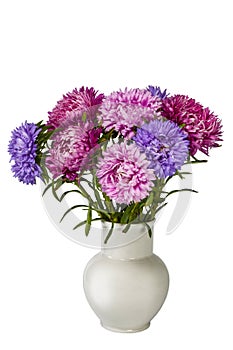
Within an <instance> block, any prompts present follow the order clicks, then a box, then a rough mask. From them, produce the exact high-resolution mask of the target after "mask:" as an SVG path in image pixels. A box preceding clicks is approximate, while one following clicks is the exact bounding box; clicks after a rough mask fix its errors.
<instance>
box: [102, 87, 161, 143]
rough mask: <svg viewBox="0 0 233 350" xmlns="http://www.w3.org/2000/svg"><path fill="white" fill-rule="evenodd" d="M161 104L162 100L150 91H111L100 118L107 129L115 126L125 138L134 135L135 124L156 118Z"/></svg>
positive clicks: (103, 104)
mask: <svg viewBox="0 0 233 350" xmlns="http://www.w3.org/2000/svg"><path fill="white" fill-rule="evenodd" d="M160 106H161V100H160V99H159V98H158V97H157V96H155V97H154V96H152V94H151V93H150V91H147V90H141V89H131V90H127V88H126V89H125V90H124V91H121V90H120V91H118V92H113V93H111V94H110V95H109V96H108V97H106V98H105V100H104V101H103V103H102V105H101V106H100V108H99V112H100V115H99V116H98V119H99V121H100V122H102V125H103V127H104V128H105V129H106V131H110V130H111V129H112V128H114V129H115V130H116V131H119V132H120V133H121V134H122V135H123V136H124V137H125V138H128V139H129V138H131V137H132V136H133V135H134V128H135V126H137V127H140V126H141V125H142V124H143V123H144V122H145V121H150V120H153V119H154V118H155V114H156V112H157V111H158V110H159V108H160Z"/></svg>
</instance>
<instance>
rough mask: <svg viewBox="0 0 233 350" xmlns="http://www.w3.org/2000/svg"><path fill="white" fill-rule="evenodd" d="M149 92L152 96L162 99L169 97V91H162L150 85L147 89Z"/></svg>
mask: <svg viewBox="0 0 233 350" xmlns="http://www.w3.org/2000/svg"><path fill="white" fill-rule="evenodd" d="M147 90H148V91H150V93H151V95H152V96H156V97H158V98H160V99H162V100H163V99H164V98H166V97H168V95H169V94H168V93H167V89H165V90H164V91H162V90H161V88H160V87H159V86H152V85H149V86H148V88H147Z"/></svg>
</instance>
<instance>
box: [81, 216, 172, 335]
mask: <svg viewBox="0 0 233 350" xmlns="http://www.w3.org/2000/svg"><path fill="white" fill-rule="evenodd" d="M105 225H106V227H104V229H107V227H108V223H106V224H105ZM153 225H154V223H153V222H152V223H151V224H150V226H151V228H152V231H153ZM124 227H125V226H123V225H120V224H116V225H115V227H114V230H113V233H112V237H113V241H114V238H117V244H108V243H107V244H104V243H103V246H102V248H101V252H100V253H98V254H97V255H95V256H94V257H93V258H92V259H91V260H90V261H89V263H88V264H87V266H86V269H85V271H84V291H85V294H86V298H87V300H88V302H89V304H90V306H91V307H92V309H93V310H94V312H95V313H96V315H97V316H98V317H99V319H100V321H101V324H102V326H103V327H105V328H107V329H109V330H112V331H117V332H138V331H142V330H144V329H146V328H148V327H149V325H150V321H151V320H152V318H153V317H154V316H155V315H156V314H157V312H158V311H159V310H160V308H161V306H162V305H163V303H164V301H165V299H166V296H167V292H168V286H169V275H168V271H167V268H166V266H165V264H164V263H163V261H162V260H161V259H160V258H159V257H158V256H156V255H155V254H153V236H152V237H151V238H150V237H149V235H148V232H147V228H146V226H145V225H144V224H135V225H134V224H133V225H131V226H130V229H129V232H127V233H123V232H122V231H123V228H124ZM126 235H128V236H127V237H131V241H129V238H127V243H126V244H124V237H126ZM119 237H120V241H119ZM132 237H136V239H135V240H133V238H132ZM110 239H111V237H110ZM119 242H121V244H120V243H119Z"/></svg>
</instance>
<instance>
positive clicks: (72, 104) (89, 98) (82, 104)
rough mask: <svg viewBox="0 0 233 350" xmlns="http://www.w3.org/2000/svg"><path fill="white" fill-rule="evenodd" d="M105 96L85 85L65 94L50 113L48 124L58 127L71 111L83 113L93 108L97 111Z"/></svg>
mask: <svg viewBox="0 0 233 350" xmlns="http://www.w3.org/2000/svg"><path fill="white" fill-rule="evenodd" d="M103 98H104V95H103V94H98V91H95V90H94V88H93V87H91V88H90V89H89V88H84V87H81V88H80V89H79V90H77V89H74V90H73V91H72V92H68V93H67V94H66V95H63V98H62V99H61V100H60V101H58V102H57V105H56V106H55V107H54V108H53V110H52V112H49V113H48V114H49V120H48V123H47V124H48V125H51V127H52V128H57V127H58V126H59V125H60V124H61V123H63V122H64V121H66V120H67V118H69V114H70V113H71V112H75V113H76V114H77V113H81V114H82V113H83V112H85V111H87V110H91V112H92V113H96V111H97V109H98V105H99V104H101V102H102V100H103ZM94 106H95V107H94ZM71 117H72V113H71Z"/></svg>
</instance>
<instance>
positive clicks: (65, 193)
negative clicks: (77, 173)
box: [60, 190, 82, 202]
mask: <svg viewBox="0 0 233 350" xmlns="http://www.w3.org/2000/svg"><path fill="white" fill-rule="evenodd" d="M72 192H76V193H79V194H82V192H81V191H79V190H69V191H66V192H64V193H63V194H62V195H61V197H60V202H61V201H62V200H63V199H64V197H65V196H66V195H67V194H69V193H72Z"/></svg>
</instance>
